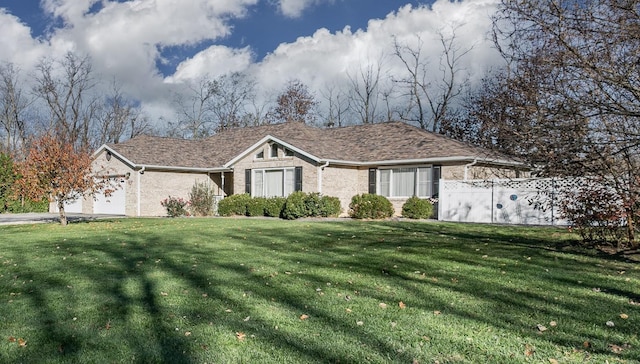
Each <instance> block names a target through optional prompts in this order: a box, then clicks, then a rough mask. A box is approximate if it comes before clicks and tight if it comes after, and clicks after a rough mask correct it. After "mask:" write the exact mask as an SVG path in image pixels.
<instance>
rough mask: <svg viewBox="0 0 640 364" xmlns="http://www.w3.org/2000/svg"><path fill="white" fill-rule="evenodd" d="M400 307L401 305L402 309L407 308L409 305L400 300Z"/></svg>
mask: <svg viewBox="0 0 640 364" xmlns="http://www.w3.org/2000/svg"><path fill="white" fill-rule="evenodd" d="M398 307H400V309H405V308H407V305H405V304H404V302H402V301H400V302H399V303H398Z"/></svg>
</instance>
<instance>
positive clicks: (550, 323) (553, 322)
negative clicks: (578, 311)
mask: <svg viewBox="0 0 640 364" xmlns="http://www.w3.org/2000/svg"><path fill="white" fill-rule="evenodd" d="M549 326H551V327H556V326H558V323H557V322H555V321H551V322H549Z"/></svg>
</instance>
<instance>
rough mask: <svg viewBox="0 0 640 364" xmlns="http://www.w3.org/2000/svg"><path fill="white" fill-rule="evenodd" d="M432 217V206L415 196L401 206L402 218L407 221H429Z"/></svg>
mask: <svg viewBox="0 0 640 364" xmlns="http://www.w3.org/2000/svg"><path fill="white" fill-rule="evenodd" d="M432 215H433V204H431V202H430V201H429V200H422V199H420V198H418V197H416V196H413V197H411V198H410V199H408V200H407V201H406V202H405V203H404V205H402V216H403V217H406V218H409V219H429V218H431V216H432Z"/></svg>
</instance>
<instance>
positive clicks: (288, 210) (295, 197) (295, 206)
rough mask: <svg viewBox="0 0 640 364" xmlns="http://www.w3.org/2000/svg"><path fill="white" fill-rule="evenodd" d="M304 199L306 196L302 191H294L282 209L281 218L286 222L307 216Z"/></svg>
mask: <svg viewBox="0 0 640 364" xmlns="http://www.w3.org/2000/svg"><path fill="white" fill-rule="evenodd" d="M306 197H307V194H306V193H304V192H302V191H296V192H294V193H292V194H290V195H289V197H287V200H286V202H285V203H284V207H283V208H282V215H281V217H282V218H283V219H287V220H295V219H298V218H301V217H306V216H308V215H307V206H306V203H305V199H306Z"/></svg>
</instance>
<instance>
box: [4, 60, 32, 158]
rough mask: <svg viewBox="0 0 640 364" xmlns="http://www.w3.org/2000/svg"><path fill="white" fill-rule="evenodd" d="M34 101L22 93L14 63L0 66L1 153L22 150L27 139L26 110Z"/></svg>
mask: <svg viewBox="0 0 640 364" xmlns="http://www.w3.org/2000/svg"><path fill="white" fill-rule="evenodd" d="M31 102H32V101H30V100H28V99H27V98H26V97H25V96H24V95H23V93H22V89H21V85H20V77H19V71H18V70H17V69H16V68H15V67H14V65H13V64H12V63H7V64H4V65H0V125H1V126H2V130H1V131H0V132H1V133H2V134H4V135H3V137H4V138H3V141H2V142H0V151H2V152H6V153H8V154H12V153H15V152H16V151H17V150H19V149H20V148H22V146H23V145H24V144H25V141H26V139H27V125H26V120H25V115H24V113H25V110H26V109H27V107H28V106H29V105H30V104H31Z"/></svg>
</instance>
